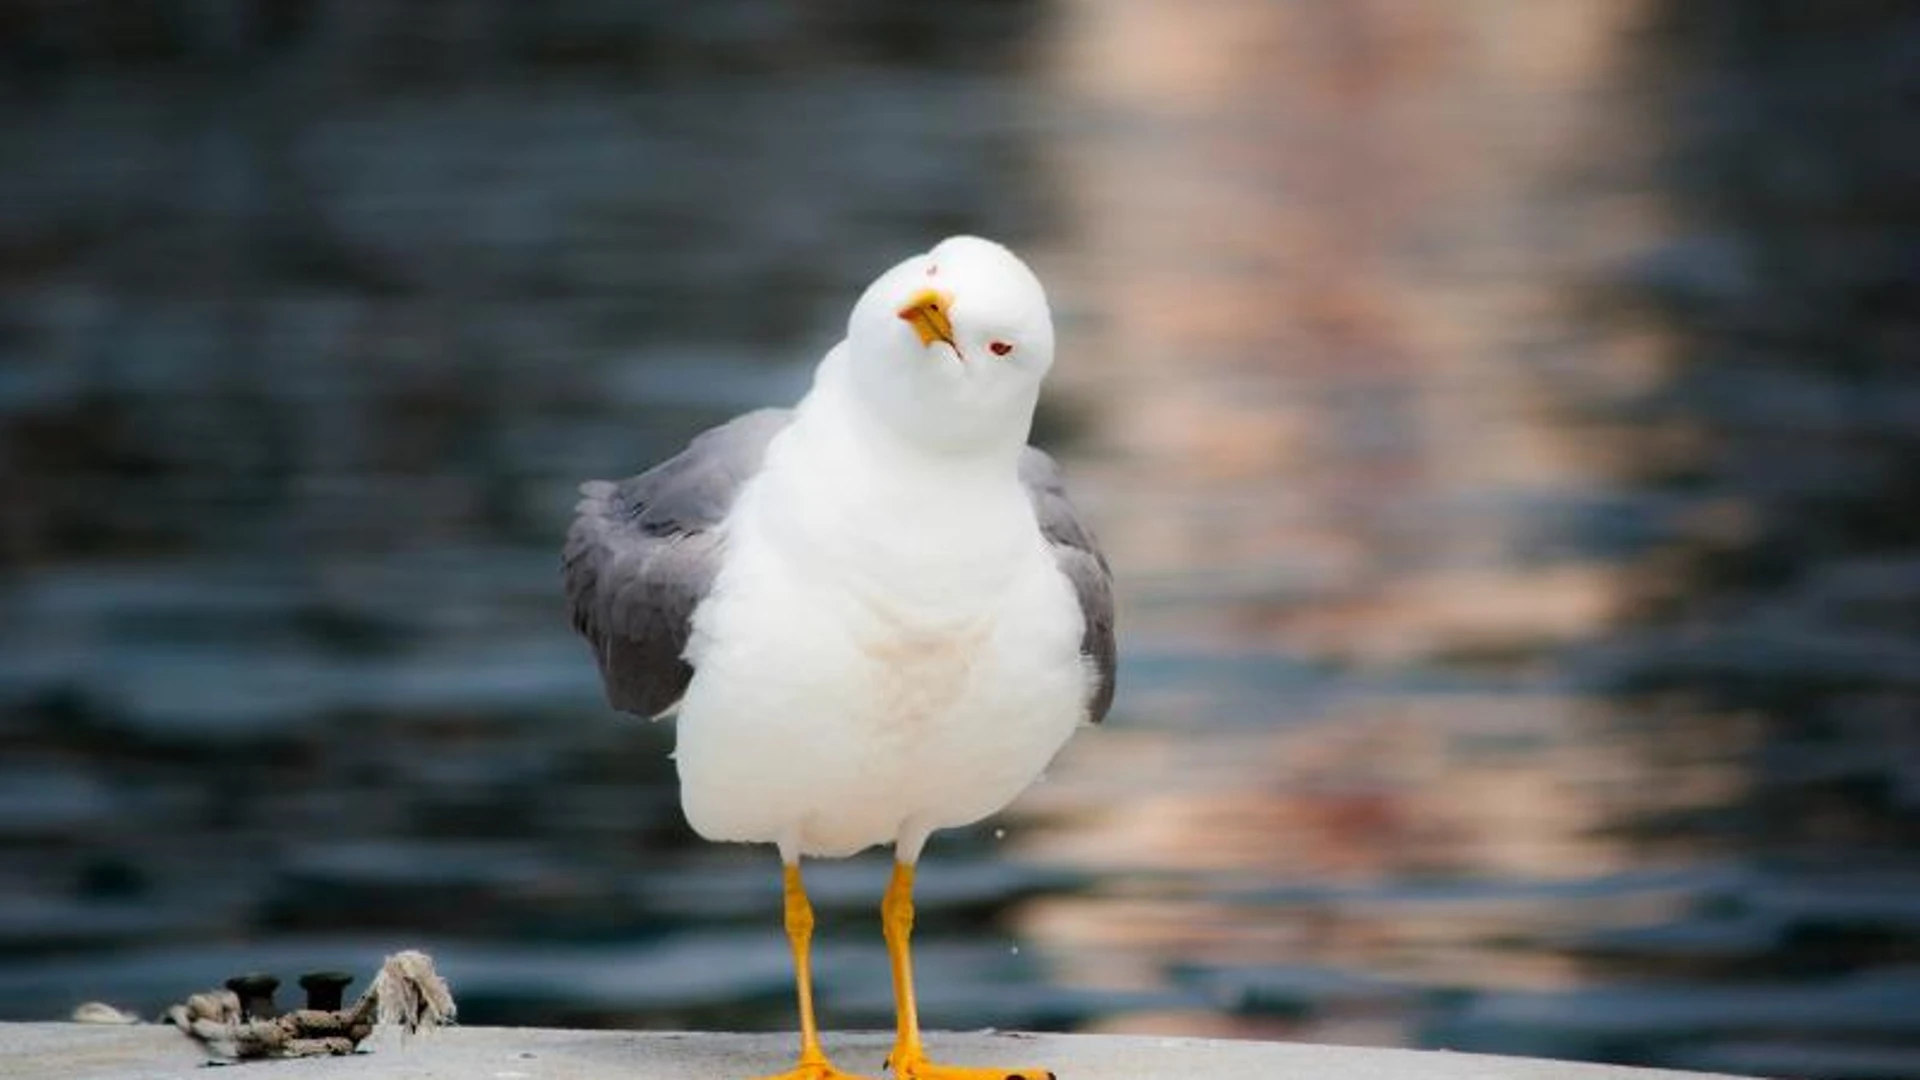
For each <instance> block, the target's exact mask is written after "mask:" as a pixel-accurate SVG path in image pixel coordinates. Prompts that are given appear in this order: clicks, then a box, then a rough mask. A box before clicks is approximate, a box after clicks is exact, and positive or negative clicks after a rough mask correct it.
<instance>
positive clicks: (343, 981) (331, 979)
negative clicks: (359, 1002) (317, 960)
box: [300, 971, 353, 1012]
mask: <svg viewBox="0 0 1920 1080" xmlns="http://www.w3.org/2000/svg"><path fill="white" fill-rule="evenodd" d="M352 981H353V976H352V975H349V974H348V973H346V972H344V971H309V972H307V973H306V974H305V975H302V976H300V989H302V990H305V991H306V992H307V1008H309V1009H319V1010H320V1011H322V1012H334V1011H335V1010H337V1009H339V1008H340V999H341V998H342V997H343V996H344V995H345V993H346V989H347V984H348V983H350V982H352Z"/></svg>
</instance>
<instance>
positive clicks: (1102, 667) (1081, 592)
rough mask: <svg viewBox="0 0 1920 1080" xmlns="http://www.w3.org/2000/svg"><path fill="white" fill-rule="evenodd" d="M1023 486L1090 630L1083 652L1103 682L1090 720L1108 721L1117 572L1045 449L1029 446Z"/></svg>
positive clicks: (1082, 638)
mask: <svg viewBox="0 0 1920 1080" xmlns="http://www.w3.org/2000/svg"><path fill="white" fill-rule="evenodd" d="M1020 482H1021V483H1023V484H1025V485H1026V488H1027V495H1028V497H1030V498H1031V499H1032V500H1033V513H1034V516H1035V517H1036V518H1038V519H1039V521H1040V532H1041V534H1042V535H1043V536H1045V537H1046V538H1047V543H1049V544H1051V545H1052V546H1053V558H1054V561H1055V562H1056V563H1057V564H1058V565H1059V567H1060V572H1061V573H1063V574H1065V575H1067V580H1068V581H1070V582H1072V583H1073V591H1074V595H1075V596H1077V597H1079V600H1080V614H1081V616H1082V617H1083V618H1084V619H1085V620H1086V628H1085V629H1084V630H1083V631H1082V632H1081V635H1080V652H1081V653H1082V654H1083V655H1085V656H1086V657H1087V658H1088V659H1090V660H1092V661H1093V665H1094V670H1095V671H1096V672H1098V673H1099V681H1098V682H1097V683H1096V684H1095V685H1094V690H1093V699H1092V700H1091V701H1089V702H1088V703H1087V716H1088V718H1089V719H1091V720H1092V722H1093V723H1096V724H1097V723H1099V722H1100V721H1102V720H1105V719H1106V718H1107V710H1108V709H1110V708H1111V707H1112V706H1113V683H1114V669H1115V667H1116V664H1117V656H1116V654H1115V650H1114V643H1113V571H1112V570H1111V569H1109V568H1108V566H1107V557H1106V556H1105V555H1103V554H1101V552H1100V545H1099V543H1098V542H1096V541H1095V540H1094V538H1093V534H1092V533H1090V532H1088V531H1087V527H1086V526H1084V525H1082V524H1080V519H1079V518H1077V517H1075V516H1074V513H1073V503H1072V502H1070V501H1068V499H1067V489H1066V485H1065V484H1063V483H1062V482H1061V480H1060V466H1058V465H1056V464H1055V463H1054V460H1053V459H1052V458H1051V457H1048V456H1047V454H1046V452H1045V451H1044V450H1039V449H1037V448H1035V447H1031V446H1029V447H1027V448H1026V451H1025V452H1024V453H1022V454H1021V455H1020Z"/></svg>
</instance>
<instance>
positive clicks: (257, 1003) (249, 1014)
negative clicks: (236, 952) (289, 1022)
mask: <svg viewBox="0 0 1920 1080" xmlns="http://www.w3.org/2000/svg"><path fill="white" fill-rule="evenodd" d="M227 989H229V990H231V991H233V992H234V995H235V996H236V997H238V998H239V999H240V1019H242V1020H271V1019H273V1018H274V1017H276V1016H278V1015H280V1010H279V1009H277V1008H275V1007H274V1004H273V992H274V991H275V990H278V989H280V979H279V978H278V977H277V976H274V975H268V974H266V973H265V972H253V973H251V974H247V975H235V976H234V977H233V978H231V979H228V980H227Z"/></svg>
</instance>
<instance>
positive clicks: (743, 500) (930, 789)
mask: <svg viewBox="0 0 1920 1080" xmlns="http://www.w3.org/2000/svg"><path fill="white" fill-rule="evenodd" d="M1053 345H1054V334H1053V318H1052V314H1051V312H1050V310H1049V308H1048V306H1047V297H1046V291H1045V290H1044V289H1043V288H1042V287H1041V285H1040V281H1039V279H1038V278H1037V277H1035V276H1034V274H1033V272H1032V271H1031V270H1030V269H1028V267H1027V265H1026V264H1025V263H1024V262H1022V261H1021V260H1020V258H1019V257H1018V256H1016V255H1015V254H1014V253H1013V252H1011V251H1009V250H1007V249H1006V248H1005V247H1002V246H1001V245H999V244H997V243H994V242H992V241H990V240H984V239H981V238H978V237H971V236H957V237H951V238H949V239H946V240H943V241H941V242H940V243H939V244H938V245H936V246H935V247H934V248H933V249H932V250H930V251H927V252H925V253H924V254H919V255H914V256H911V257H909V258H907V259H905V260H904V261H902V262H900V263H899V264H897V265H895V266H893V267H892V268H891V269H889V270H887V271H886V272H885V273H883V274H881V275H880V276H879V278H877V279H876V280H875V281H874V282H873V283H872V284H871V285H869V286H868V287H867V289H866V291H865V292H864V293H863V294H862V295H861V296H860V298H859V300H858V302H856V303H855V304H854V307H853V312H852V315H851V316H850V317H849V318H848V320H847V333H846V338H845V339H844V340H842V341H841V342H840V343H839V344H838V345H836V346H834V347H833V348H832V349H831V350H830V351H829V352H828V353H827V355H826V357H825V358H824V359H822V360H821V361H820V363H819V366H818V367H817V369H816V370H815V373H814V377H813V383H812V386H811V388H810V389H809V390H808V392H807V394H806V395H805V396H804V397H803V398H802V399H801V400H800V402H799V403H798V405H796V406H795V407H794V408H792V409H763V410H760V411H757V412H752V413H748V414H746V415H744V416H740V417H738V418H736V419H734V420H731V421H729V422H727V423H725V424H722V425H720V426H719V427H716V428H712V429H710V430H708V431H706V432H704V433H702V434H701V435H699V436H697V437H696V438H694V439H693V441H692V442H691V443H690V444H689V445H688V446H687V447H686V449H685V450H683V451H681V452H680V453H679V454H678V455H677V456H675V457H673V458H670V459H668V460H667V461H665V462H663V463H661V464H659V465H657V466H655V467H654V468H652V469H650V470H648V471H646V472H644V473H641V474H640V475H638V476H635V477H632V478H630V479H627V480H623V481H619V482H617V483H614V482H607V481H593V482H589V483H586V484H583V485H582V486H581V488H580V491H581V495H582V498H581V500H580V503H579V506H578V508H577V509H578V516H577V517H576V518H575V519H574V522H573V525H572V528H571V529H570V530H569V532H568V534H567V541H566V547H565V552H564V560H563V561H564V578H565V585H566V592H567V597H568V600H569V603H570V606H571V611H572V619H573V625H574V628H575V629H576V630H578V631H579V632H580V634H581V635H582V636H583V637H584V638H585V639H586V640H587V642H588V644H589V645H590V646H591V648H592V651H593V656H594V659H595V660H596V661H597V663H598V665H599V670H600V675H601V679H602V682H603V683H604V685H605V688H606V694H607V700H608V702H609V703H610V704H611V705H612V706H613V707H614V708H616V709H619V710H621V711H624V712H629V713H634V714H637V715H639V716H642V717H646V718H652V719H659V718H663V717H668V716H672V717H673V718H674V722H675V731H674V734H675V749H674V761H675V764H676V768H677V770H678V773H679V779H680V800H681V807H682V809H683V811H684V812H685V814H686V818H687V822H688V824H690V825H691V826H692V827H693V829H694V831H695V832H697V833H699V834H700V835H701V836H703V837H705V838H707V839H709V840H715V841H731V842H742V843H762V844H773V845H776V846H777V848H778V850H779V854H780V860H781V864H782V868H783V880H784V899H785V922H786V932H787V937H788V941H789V943H790V944H791V946H792V950H793V960H794V973H795V983H796V987H797V996H798V1002H799V1013H800V1059H799V1064H798V1065H797V1066H796V1067H795V1068H794V1069H792V1070H790V1071H788V1072H785V1073H781V1074H778V1078H777V1080H837V1078H843V1077H851V1076H852V1074H849V1073H845V1072H842V1071H840V1070H839V1069H838V1068H836V1067H835V1066H834V1065H833V1064H832V1062H831V1061H830V1060H829V1059H828V1057H827V1055H826V1054H825V1052H824V1051H823V1050H822V1048H821V1043H820V1037H819V1029H818V1026H817V1025H816V1022H815V1019H814V1009H813V987H812V977H811V968H810V943H811V939H812V932H813V925H814V919H813V909H812V907H811V905H810V904H809V903H808V901H807V894H806V888H805V885H804V884H803V882H802V878H801V873H800V862H801V859H802V858H803V857H808V856H819V857H829V858H839V857H845V856H849V855H852V854H855V853H856V852H860V851H863V850H865V849H867V848H870V847H874V846H877V845H882V844H888V843H891V844H892V845H893V856H894V865H893V873H892V877H891V879H890V881H889V883H888V886H887V890H886V894H885V897H884V899H883V901H882V903H881V908H880V911H881V926H882V929H883V932H884V936H885V939H886V944H887V954H888V958H889V961H890V964H891V968H892V977H893V988H894V1006H895V1013H896V1017H897V1025H896V1034H895V1041H894V1044H893V1049H892V1053H891V1054H890V1055H889V1057H888V1065H889V1066H890V1067H891V1068H892V1070H893V1073H894V1075H895V1076H896V1077H897V1078H898V1080H1003V1078H1004V1080H1042V1078H1045V1080H1052V1077H1053V1074H1052V1073H1050V1072H1048V1071H1047V1070H1045V1069H1002V1068H993V1069H979V1068H964V1067H958V1066H951V1065H940V1064H934V1063H933V1062H931V1061H930V1060H929V1059H928V1057H927V1053H926V1049H925V1047H924V1045H923V1044H922V1041H921V1036H920V1025H919V1018H918V1009H917V1006H916V1004H915V999H914V989H913V962H912V954H911V948H910V938H911V934H912V929H913V881H914V868H915V866H916V865H917V864H918V862H919V859H920V855H921V852H922V850H923V849H924V848H925V846H926V843H927V839H928V837H930V836H931V835H932V834H933V833H934V832H936V831H938V830H940V829H948V828H954V827H957V826H962V825H968V824H971V823H973V822H976V821H979V820H981V819H982V818H985V817H987V816H988V815H990V814H993V813H995V812H997V811H999V810H1000V809H1002V808H1003V807H1005V806H1006V805H1007V804H1008V803H1010V802H1011V801H1013V799H1014V798H1015V797H1016V796H1018V795H1019V794H1020V793H1021V792H1022V791H1023V790H1025V789H1026V788H1027V787H1028V786H1029V785H1030V784H1032V783H1033V782H1034V780H1036V779H1037V778H1038V777H1039V776H1040V774H1041V772H1042V771H1043V770H1044V769H1045V768H1046V767H1047V765H1048V763H1049V762H1050V761H1052V759H1053V757H1054V755H1055V754H1056V753H1057V752H1058V751H1059V750H1060V748H1061V747H1062V746H1063V745H1065V744H1066V742H1067V740H1068V738H1069V737H1071V736H1072V734H1073V732H1074V730H1075V729H1076V728H1078V727H1080V726H1082V725H1083V724H1093V723H1099V722H1100V721H1101V720H1102V719H1104V718H1105V716H1106V714H1107V711H1108V709H1109V707H1110V706H1111V705H1112V702H1113V694H1114V669H1115V649H1114V614H1113V591H1112V573H1111V571H1110V570H1109V568H1108V565H1107V560H1106V557H1105V556H1104V555H1103V554H1102V553H1101V550H1100V548H1099V546H1098V544H1097V543H1096V542H1095V541H1094V538H1093V536H1092V534H1091V533H1090V532H1089V531H1088V530H1087V528H1086V527H1085V526H1084V525H1082V524H1081V522H1080V520H1079V519H1078V518H1077V517H1076V516H1075V514H1074V510H1073V506H1072V505H1071V503H1069V502H1068V500H1067V495H1066V490H1065V488H1064V486H1063V484H1062V481H1061V477H1060V472H1059V469H1058V467H1057V466H1056V465H1055V463H1054V461H1053V459H1052V458H1050V457H1048V456H1047V455H1046V454H1045V453H1044V452H1042V451H1040V450H1038V449H1035V448H1034V447H1031V446H1029V445H1027V438H1028V434H1029V431H1030V430H1031V428H1032V424H1033V410H1034V405H1035V403H1036V401H1037V400H1038V398H1039V394H1040V384H1041V381H1042V379H1043V378H1044V377H1045V376H1046V374H1047V371H1048V369H1049V368H1050V367H1051V366H1052V364H1053V351H1054V350H1053ZM767 1080H776V1078H771V1077H770V1078H767Z"/></svg>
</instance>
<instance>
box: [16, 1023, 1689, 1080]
mask: <svg viewBox="0 0 1920 1080" xmlns="http://www.w3.org/2000/svg"><path fill="white" fill-rule="evenodd" d="M370 1042H371V1043H372V1044H374V1045H375V1047H376V1048H375V1049H374V1050H373V1051H372V1052H371V1053H363V1054H356V1055H354V1056H352V1057H344V1058H309V1059H304V1060H297V1061H268V1062H256V1063H250V1064H247V1065H243V1066H238V1067H237V1068H238V1069H239V1070H240V1071H238V1072H232V1073H229V1072H227V1071H225V1070H222V1071H220V1072H216V1073H213V1074H211V1075H212V1076H214V1077H216V1078H225V1077H229V1076H230V1077H233V1078H234V1080H276V1078H284V1080H314V1078H328V1080H332V1078H341V1077H375V1078H380V1077H393V1078H398V1077H405V1078H407V1080H746V1078H748V1077H754V1076H761V1075H763V1074H766V1073H769V1072H776V1071H779V1070H783V1069H787V1068H789V1067H791V1066H792V1063H793V1050H794V1039H793V1036H791V1035H728V1034H690V1033H679V1032H623V1031H549V1030H540V1029H529V1028H451V1029H448V1030H446V1031H441V1032H436V1033H433V1034H431V1035H423V1036H419V1037H417V1038H414V1039H412V1040H411V1041H409V1042H407V1043H405V1044H404V1045H403V1044H401V1043H399V1042H398V1040H397V1039H396V1038H395V1037H393V1036H391V1035H380V1036H376V1037H375V1039H374V1040H370ZM890 1042H891V1039H890V1037H889V1036H888V1035H885V1034H881V1033H877V1032H860V1033H854V1034H845V1033H837V1032H836V1033H829V1034H828V1037H827V1052H828V1053H830V1054H833V1055H834V1060H835V1062H836V1063H837V1064H839V1065H840V1066H841V1067H842V1068H847V1069H860V1070H864V1071H865V1072H867V1073H868V1074H869V1075H875V1076H877V1075H879V1072H880V1064H881V1061H882V1060H883V1059H884V1058H885V1057H886V1054H887V1048H888V1045H889V1043H890ZM928 1042H929V1044H930V1048H931V1050H932V1052H933V1053H934V1054H935V1056H936V1057H938V1058H939V1059H940V1060H942V1061H952V1062H954V1063H955V1064H965V1065H982V1066H995V1065H1007V1066H1017V1065H1037V1066H1044V1067H1046V1068H1049V1069H1052V1070H1054V1071H1055V1072H1057V1073H1058V1074H1059V1075H1060V1077H1061V1080H1188V1078H1207V1080H1289V1078H1299V1080H1327V1078H1331V1077H1354V1078H1357V1080H1548V1078H1568V1080H1654V1078H1658V1077H1669V1078H1680V1077H1686V1078H1691V1080H1699V1078H1700V1077H1702V1076H1704V1075H1706V1074H1703V1073H1679V1072H1665V1071H1659V1070H1649V1069H1623V1068H1617V1067H1613V1066H1607V1065H1580V1064H1573V1063H1569V1062H1560V1061H1541V1060H1534V1059H1528V1058H1500V1057H1484V1056H1481V1055H1478V1054H1449V1053H1436V1052H1429V1051H1414V1050H1373V1049H1365V1048H1358V1047H1343V1046H1310V1045H1304V1044H1298V1043H1271V1042H1231V1041H1226V1040H1218V1039H1157V1038H1142V1037H1118V1036H1105V1035H1028V1034H1020V1033H1014V1032H1008V1033H973V1034H946V1033H935V1034H933V1035H931V1036H930V1037H929V1038H928ZM203 1063H204V1058H202V1056H201V1055H200V1053H199V1051H198V1050H197V1049H196V1048H195V1047H194V1046H193V1045H192V1044H191V1043H189V1042H188V1041H187V1039H186V1037H185V1036H183V1035H181V1034H180V1033H179V1032H177V1031H175V1030H173V1029H172V1028H170V1027H165V1026H160V1025H153V1024H142V1025H137V1026H131V1027H120V1026H101V1025H93V1024H0V1077H56V1076H57V1077H67V1078H71V1080H208V1077H209V1075H210V1074H209V1073H208V1072H207V1071H206V1070H205V1068H204V1067H203Z"/></svg>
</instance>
